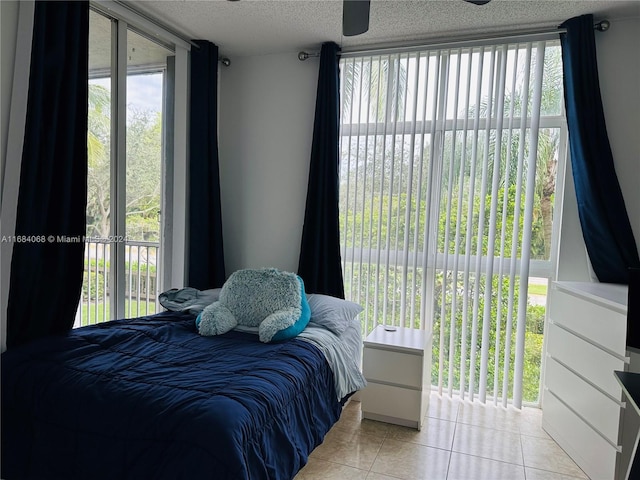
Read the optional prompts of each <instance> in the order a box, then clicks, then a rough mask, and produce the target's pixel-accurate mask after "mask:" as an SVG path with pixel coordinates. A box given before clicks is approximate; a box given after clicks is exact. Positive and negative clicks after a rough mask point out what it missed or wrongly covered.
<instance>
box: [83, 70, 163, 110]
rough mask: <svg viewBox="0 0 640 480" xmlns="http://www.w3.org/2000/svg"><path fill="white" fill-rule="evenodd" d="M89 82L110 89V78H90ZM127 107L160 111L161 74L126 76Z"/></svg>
mask: <svg viewBox="0 0 640 480" xmlns="http://www.w3.org/2000/svg"><path fill="white" fill-rule="evenodd" d="M90 82H91V83H94V84H98V85H102V86H103V87H105V88H106V89H108V90H110V89H111V79H110V78H96V79H91V81H90ZM127 107H128V108H129V107H131V108H136V109H142V110H150V111H153V112H161V111H162V74H161V73H154V74H146V75H129V76H128V77H127Z"/></svg>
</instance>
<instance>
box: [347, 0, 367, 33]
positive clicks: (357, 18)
mask: <svg viewBox="0 0 640 480" xmlns="http://www.w3.org/2000/svg"><path fill="white" fill-rule="evenodd" d="M370 3H371V1H370V0H344V1H343V3H342V34H343V35H344V36H345V37H352V36H354V35H360V34H362V33H364V32H366V31H367V30H369V9H370Z"/></svg>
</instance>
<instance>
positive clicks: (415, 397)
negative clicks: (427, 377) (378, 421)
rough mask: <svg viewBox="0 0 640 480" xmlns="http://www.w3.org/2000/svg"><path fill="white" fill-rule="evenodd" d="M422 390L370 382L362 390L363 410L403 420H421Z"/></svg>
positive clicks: (365, 414) (365, 416)
mask: <svg viewBox="0 0 640 480" xmlns="http://www.w3.org/2000/svg"><path fill="white" fill-rule="evenodd" d="M421 398H422V392H421V391H419V390H412V389H407V388H400V387H392V386H390V385H381V384H379V383H373V382H369V383H368V384H367V386H366V388H365V389H364V390H363V391H362V412H363V416H364V418H367V414H374V415H381V416H384V417H391V418H399V419H403V420H409V421H415V422H416V423H419V421H420V413H421V412H420V402H421Z"/></svg>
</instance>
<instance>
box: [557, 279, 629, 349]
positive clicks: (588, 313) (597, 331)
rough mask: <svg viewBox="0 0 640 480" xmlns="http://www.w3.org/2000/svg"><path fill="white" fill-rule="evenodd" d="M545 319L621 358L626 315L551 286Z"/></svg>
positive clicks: (623, 346) (624, 344)
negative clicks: (549, 319) (547, 318)
mask: <svg viewBox="0 0 640 480" xmlns="http://www.w3.org/2000/svg"><path fill="white" fill-rule="evenodd" d="M549 318H551V320H552V321H553V322H554V323H557V324H558V325H562V326H564V327H567V328H568V329H569V330H572V331H574V332H576V333H579V334H580V335H582V336H584V337H586V338H589V339H592V341H593V342H595V343H597V344H599V345H601V346H602V347H604V348H606V349H608V350H610V351H612V352H613V353H615V354H617V355H620V356H621V357H624V356H625V351H626V332H627V318H626V315H624V314H622V313H620V312H617V311H615V310H612V309H611V308H607V307H604V306H602V305H599V304H597V303H594V302H591V301H588V300H585V299H584V298H580V297H577V296H575V295H571V294H569V293H567V292H564V291H562V290H558V289H557V287H555V288H552V289H551V300H550V302H549Z"/></svg>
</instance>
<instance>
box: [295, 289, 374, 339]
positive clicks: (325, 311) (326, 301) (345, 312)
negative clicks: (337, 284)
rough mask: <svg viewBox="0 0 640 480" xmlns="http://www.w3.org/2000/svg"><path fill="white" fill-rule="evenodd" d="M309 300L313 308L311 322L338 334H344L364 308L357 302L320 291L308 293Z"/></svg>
mask: <svg viewBox="0 0 640 480" xmlns="http://www.w3.org/2000/svg"><path fill="white" fill-rule="evenodd" d="M307 301H308V302H309V307H310V308H311V320H310V321H309V323H310V324H315V325H319V326H321V327H324V328H326V329H327V330H330V331H331V332H333V333H335V334H336V335H340V334H342V332H344V331H345V330H346V329H347V327H348V326H349V324H350V323H351V321H352V320H353V319H354V318H356V316H357V315H358V314H359V313H360V312H362V310H363V308H362V307H361V306H360V305H358V304H357V303H354V302H350V301H349V300H343V299H341V298H337V297H331V296H329V295H321V294H319V293H311V294H308V295H307Z"/></svg>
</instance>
